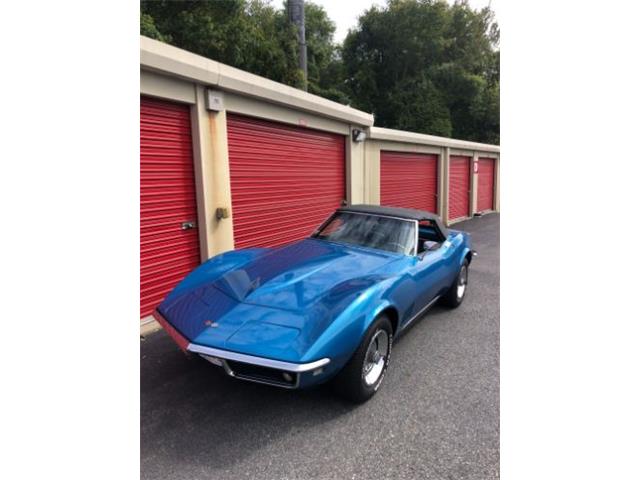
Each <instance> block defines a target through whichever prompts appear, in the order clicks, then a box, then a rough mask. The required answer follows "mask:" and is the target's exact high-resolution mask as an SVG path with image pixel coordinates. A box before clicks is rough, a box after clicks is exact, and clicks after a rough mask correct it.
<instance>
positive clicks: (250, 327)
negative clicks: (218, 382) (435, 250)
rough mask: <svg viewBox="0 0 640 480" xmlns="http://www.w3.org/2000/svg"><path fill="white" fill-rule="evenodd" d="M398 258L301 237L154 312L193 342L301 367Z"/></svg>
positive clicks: (164, 304)
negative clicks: (297, 363)
mask: <svg viewBox="0 0 640 480" xmlns="http://www.w3.org/2000/svg"><path fill="white" fill-rule="evenodd" d="M399 258H402V256H398V255H395V254H386V253H385V252H379V253H378V252H377V251H375V250H369V249H360V248H358V247H348V246H344V245H337V244H333V243H330V242H325V241H322V240H314V239H307V240H303V241H301V242H298V243H295V244H292V245H289V246H285V247H282V248H278V249H275V250H273V251H272V252H270V253H268V254H266V255H262V256H260V257H259V258H256V259H255V260H252V261H250V262H249V263H247V264H244V265H243V266H242V267H241V268H236V269H233V270H231V271H229V272H227V273H225V274H223V275H222V276H221V277H219V278H217V279H216V280H214V281H212V282H209V283H207V284H204V285H201V286H199V287H197V288H194V289H191V290H189V291H187V292H185V293H184V294H181V295H178V296H176V297H174V298H172V299H171V300H167V301H165V302H163V303H162V304H161V305H160V307H159V310H160V312H161V313H162V314H163V315H164V316H165V318H166V319H167V320H168V321H169V322H170V323H171V324H173V325H174V327H176V328H177V329H178V331H180V332H181V333H182V334H183V335H184V336H186V337H187V338H188V339H189V341H191V342H193V343H196V344H199V345H205V346H211V347H214V348H223V349H227V350H232V351H236V352H242V353H246V354H249V355H257V356H264V357H268V358H276V359H280V360H288V361H294V362H295V361H300V360H301V359H302V358H303V357H304V354H305V352H307V351H308V349H309V348H310V347H311V345H313V343H314V342H315V341H316V340H317V338H318V337H319V336H320V335H321V334H322V333H323V332H324V331H325V330H326V328H327V327H328V326H329V325H330V324H331V323H332V322H333V320H334V319H335V318H336V316H337V315H338V314H339V313H340V312H342V311H343V310H344V308H346V306H347V305H349V304H350V303H351V302H352V301H353V300H354V299H355V297H356V296H357V295H359V293H360V292H361V291H362V290H363V289H365V288H367V287H369V286H371V285H374V284H375V283H376V282H378V281H380V280H381V279H382V278H383V277H384V275H383V273H382V272H384V270H385V269H384V268H383V267H385V266H386V265H388V264H389V263H391V262H393V261H395V260H398V259H399ZM376 271H378V272H377V273H376Z"/></svg>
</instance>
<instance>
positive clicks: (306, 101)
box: [140, 37, 500, 325]
mask: <svg viewBox="0 0 640 480" xmlns="http://www.w3.org/2000/svg"><path fill="white" fill-rule="evenodd" d="M140 68H141V71H140V93H141V99H140V316H141V318H142V319H143V325H149V324H151V323H152V321H151V320H150V317H149V315H150V314H151V313H152V311H153V309H154V308H155V307H156V305H157V304H158V303H159V302H161V301H162V299H163V298H164V297H165V296H166V294H167V292H169V291H170V290H171V289H172V288H173V287H174V286H175V285H176V284H177V283H178V282H179V281H180V280H181V279H182V278H184V276H185V275H186V274H187V273H188V272H190V271H191V270H192V269H193V268H195V267H196V266H197V265H198V264H199V263H200V262H202V261H205V260H207V259H209V258H211V257H213V256H214V255H217V254H219V253H222V252H226V251H229V250H232V249H236V248H245V247H275V246H279V245H283V244H286V243H289V242H293V241H295V240H298V239H301V238H304V237H306V236H308V235H309V234H310V233H311V232H312V231H313V230H314V229H315V228H316V227H317V226H318V225H319V224H320V223H321V222H322V221H323V220H324V219H325V218H326V217H327V216H328V215H329V214H330V213H331V212H332V211H333V210H334V209H335V208H337V207H339V206H340V205H341V204H342V203H344V202H346V203H350V204H358V203H365V204H385V205H394V206H400V207H409V208H418V209H423V210H428V211H431V212H436V213H438V214H439V215H440V216H441V217H442V218H443V220H444V221H445V222H446V223H449V222H450V221H457V220H459V219H463V218H466V217H468V216H471V215H473V214H474V213H475V212H477V211H481V210H482V211H485V210H488V209H492V210H499V198H500V193H499V191H500V190H499V185H500V182H499V179H500V176H499V170H500V166H499V165H500V164H499V151H500V147H499V146H496V145H485V144H479V143H474V142H466V141H460V140H454V139H449V138H443V137H435V136H431V135H423V134H417V133H411V132H404V131H399V130H391V129H385V128H378V127H374V126H373V115H371V114H369V113H366V112H362V111H359V110H355V109H353V108H350V107H347V106H345V105H341V104H338V103H336V102H332V101H330V100H327V99H324V98H320V97H318V96H315V95H311V94H309V93H307V92H304V91H301V90H298V89H295V88H292V87H289V86H286V85H282V84H279V83H276V82H273V81H271V80H268V79H265V78H262V77H259V76H257V75H252V74H250V73H248V72H244V71H242V70H238V69H235V68H232V67H229V66H227V65H223V64H221V63H218V62H215V61H212V60H209V59H206V58H203V57H200V56H198V55H195V54H192V53H189V52H186V51H184V50H181V49H178V48H176V47H173V46H170V45H167V44H164V43H161V42H158V41H155V40H152V39H149V38H146V37H141V38H140ZM470 159H473V161H471V160H470ZM478 159H480V160H479V164H480V169H479V172H478V173H473V172H472V173H471V174H469V172H470V171H472V170H473V169H472V168H471V165H475V162H476V161H478ZM465 172H467V174H466V175H465ZM469 192H471V194H470V195H469Z"/></svg>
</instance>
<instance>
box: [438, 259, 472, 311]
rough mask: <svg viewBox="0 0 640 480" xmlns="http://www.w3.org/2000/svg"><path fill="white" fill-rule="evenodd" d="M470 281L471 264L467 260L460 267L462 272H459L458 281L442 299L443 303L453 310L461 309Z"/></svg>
mask: <svg viewBox="0 0 640 480" xmlns="http://www.w3.org/2000/svg"><path fill="white" fill-rule="evenodd" d="M468 281H469V262H468V261H467V260H466V259H465V261H464V262H462V266H461V267H460V271H459V272H458V276H457V277H456V280H455V281H454V282H453V285H451V288H449V290H448V291H447V293H446V294H445V295H444V297H443V298H442V301H443V303H444V304H445V305H447V306H448V307H451V308H457V307H459V306H460V304H461V303H462V301H463V300H464V296H465V294H466V293H467V284H468Z"/></svg>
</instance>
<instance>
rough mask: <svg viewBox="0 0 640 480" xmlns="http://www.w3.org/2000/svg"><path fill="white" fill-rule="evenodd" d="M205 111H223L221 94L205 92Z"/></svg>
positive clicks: (212, 91) (211, 91)
mask: <svg viewBox="0 0 640 480" xmlns="http://www.w3.org/2000/svg"><path fill="white" fill-rule="evenodd" d="M207 110H211V111H212V112H221V111H222V110H224V96H223V95H222V92H218V91H216V90H207Z"/></svg>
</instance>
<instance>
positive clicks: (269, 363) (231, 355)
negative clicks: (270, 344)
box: [187, 343, 331, 373]
mask: <svg viewBox="0 0 640 480" xmlns="http://www.w3.org/2000/svg"><path fill="white" fill-rule="evenodd" d="M187 350H189V351H190V352H194V353H202V354H204V355H209V356H211V357H217V358H220V359H221V360H233V361H236V362H242V363H250V364H252V365H259V366H261V367H267V368H274V369H276V370H284V371H286V372H293V373H301V372H308V371H310V370H315V369H316V368H319V367H322V366H324V365H326V364H328V363H329V362H330V361H331V360H330V359H328V358H321V359H320V360H316V361H315V362H311V363H291V362H283V361H281V360H272V359H270V358H264V357H254V356H253V355H245V354H244V353H237V352H230V351H229V350H220V349H218V348H212V347H204V346H202V345H197V344H195V343H190V344H189V345H187Z"/></svg>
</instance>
